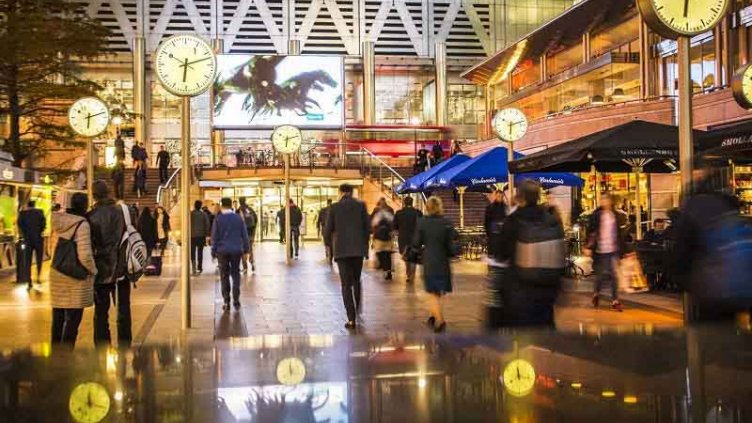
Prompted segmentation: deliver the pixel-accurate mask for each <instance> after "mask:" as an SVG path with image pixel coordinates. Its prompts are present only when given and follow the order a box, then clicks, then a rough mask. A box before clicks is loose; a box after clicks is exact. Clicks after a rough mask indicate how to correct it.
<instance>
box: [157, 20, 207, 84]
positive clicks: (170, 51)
mask: <svg viewBox="0 0 752 423" xmlns="http://www.w3.org/2000/svg"><path fill="white" fill-rule="evenodd" d="M154 64H155V66H156V71H157V77H158V78H159V82H160V83H161V84H162V86H163V87H164V88H165V89H166V90H167V91H169V92H171V93H172V94H175V95H178V96H181V97H193V96H195V95H198V94H201V93H202V92H204V91H206V90H207V89H208V88H209V87H210V86H211V84H212V83H213V82H214V76H215V75H216V72H217V57H216V56H215V55H214V51H213V50H212V48H211V46H210V45H209V44H207V43H206V41H204V40H202V39H201V38H199V37H196V36H195V35H188V34H184V35H173V36H172V37H170V38H168V39H166V40H164V41H163V42H162V44H160V46H159V48H158V49H157V53H156V54H155V55H154Z"/></svg>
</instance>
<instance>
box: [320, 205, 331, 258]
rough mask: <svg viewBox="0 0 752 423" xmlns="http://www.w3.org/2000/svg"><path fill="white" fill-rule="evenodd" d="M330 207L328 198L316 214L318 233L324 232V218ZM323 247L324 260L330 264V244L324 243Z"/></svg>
mask: <svg viewBox="0 0 752 423" xmlns="http://www.w3.org/2000/svg"><path fill="white" fill-rule="evenodd" d="M331 209H332V199H331V198H329V199H327V200H326V207H323V208H322V209H321V210H319V214H318V216H316V230H317V231H318V233H319V235H323V234H324V227H325V226H326V220H327V218H328V217H329V210H331ZM324 248H325V249H326V261H327V262H328V263H329V264H330V265H331V264H332V246H331V245H328V244H326V243H324Z"/></svg>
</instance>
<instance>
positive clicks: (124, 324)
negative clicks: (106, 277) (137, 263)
mask: <svg viewBox="0 0 752 423" xmlns="http://www.w3.org/2000/svg"><path fill="white" fill-rule="evenodd" d="M110 299H112V300H113V301H114V303H115V305H116V306H117V339H118V346H119V347H128V346H130V344H131V341H132V340H133V334H132V333H131V283H130V282H129V281H128V280H121V281H118V282H116V283H114V284H106V285H102V284H100V285H94V344H95V345H109V344H110V343H111V342H112V336H111V334H110V321H109V313H110Z"/></svg>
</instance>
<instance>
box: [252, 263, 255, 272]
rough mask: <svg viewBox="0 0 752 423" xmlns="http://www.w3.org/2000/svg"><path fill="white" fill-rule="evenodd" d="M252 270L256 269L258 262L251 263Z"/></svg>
mask: <svg viewBox="0 0 752 423" xmlns="http://www.w3.org/2000/svg"><path fill="white" fill-rule="evenodd" d="M251 271H252V272H255V271H256V263H251Z"/></svg>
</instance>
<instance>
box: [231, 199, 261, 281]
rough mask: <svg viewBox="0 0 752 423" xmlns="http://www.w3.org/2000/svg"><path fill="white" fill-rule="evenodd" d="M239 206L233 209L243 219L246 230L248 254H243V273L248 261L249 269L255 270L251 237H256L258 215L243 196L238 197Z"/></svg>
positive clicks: (246, 268) (245, 270) (245, 271)
mask: <svg viewBox="0 0 752 423" xmlns="http://www.w3.org/2000/svg"><path fill="white" fill-rule="evenodd" d="M239 200H240V206H238V208H237V210H236V211H235V212H236V213H237V214H239V215H240V217H241V218H242V219H243V223H244V224H245V231H246V232H248V240H249V245H248V255H244V256H243V273H248V262H251V271H253V272H255V271H256V260H255V259H254V257H253V239H254V238H255V237H256V226H257V225H258V215H257V214H256V211H255V210H253V208H252V207H251V206H249V205H248V204H247V203H246V198H245V197H240V199H239Z"/></svg>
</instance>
